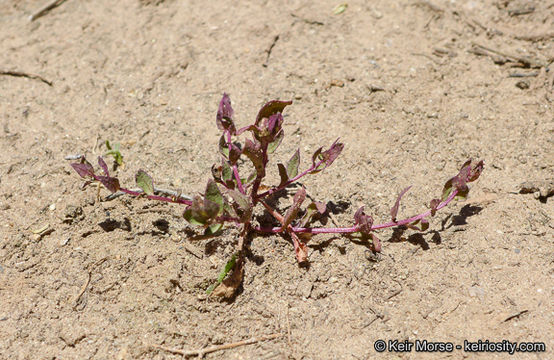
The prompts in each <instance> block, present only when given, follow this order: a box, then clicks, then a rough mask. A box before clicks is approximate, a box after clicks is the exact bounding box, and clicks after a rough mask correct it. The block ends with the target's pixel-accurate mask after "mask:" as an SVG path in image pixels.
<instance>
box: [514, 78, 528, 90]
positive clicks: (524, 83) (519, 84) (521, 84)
mask: <svg viewBox="0 0 554 360" xmlns="http://www.w3.org/2000/svg"><path fill="white" fill-rule="evenodd" d="M516 87H517V88H518V89H521V90H527V89H529V81H525V80H521V81H518V82H517V83H516Z"/></svg>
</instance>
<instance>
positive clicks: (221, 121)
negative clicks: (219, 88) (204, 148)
mask: <svg viewBox="0 0 554 360" xmlns="http://www.w3.org/2000/svg"><path fill="white" fill-rule="evenodd" d="M233 113H234V111H233V108H232V107H231V98H230V97H229V95H227V94H225V93H224V94H223V97H222V98H221V101H220V102H219V108H218V109H217V116H216V124H217V128H218V129H219V130H229V131H230V132H231V135H233V134H234V133H235V132H236V129H235V124H234V123H233Z"/></svg>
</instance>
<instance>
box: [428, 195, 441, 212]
mask: <svg viewBox="0 0 554 360" xmlns="http://www.w3.org/2000/svg"><path fill="white" fill-rule="evenodd" d="M440 203H441V200H440V199H433V200H431V202H430V203H429V208H431V216H435V213H436V212H437V207H438V206H439V205H440Z"/></svg>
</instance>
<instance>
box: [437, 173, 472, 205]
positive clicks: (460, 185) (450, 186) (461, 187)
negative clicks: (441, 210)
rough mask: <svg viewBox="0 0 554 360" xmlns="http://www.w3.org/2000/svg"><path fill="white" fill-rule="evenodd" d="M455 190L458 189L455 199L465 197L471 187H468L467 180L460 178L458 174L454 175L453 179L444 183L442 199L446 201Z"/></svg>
mask: <svg viewBox="0 0 554 360" xmlns="http://www.w3.org/2000/svg"><path fill="white" fill-rule="evenodd" d="M454 190H458V192H457V193H456V196H455V197H454V199H455V200H460V199H465V198H466V197H467V194H468V193H469V188H468V187H467V184H466V183H465V181H464V180H462V179H460V178H459V177H458V176H454V177H453V178H452V179H450V180H448V181H447V182H446V184H444V188H443V190H442V196H441V200H442V201H446V199H448V197H449V196H450V194H452V192H453V191H454Z"/></svg>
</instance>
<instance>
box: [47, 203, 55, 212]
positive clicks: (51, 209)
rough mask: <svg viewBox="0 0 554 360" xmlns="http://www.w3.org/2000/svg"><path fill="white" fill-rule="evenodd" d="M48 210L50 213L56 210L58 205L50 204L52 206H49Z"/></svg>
mask: <svg viewBox="0 0 554 360" xmlns="http://www.w3.org/2000/svg"><path fill="white" fill-rule="evenodd" d="M48 210H50V211H54V210H56V204H50V206H48Z"/></svg>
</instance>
